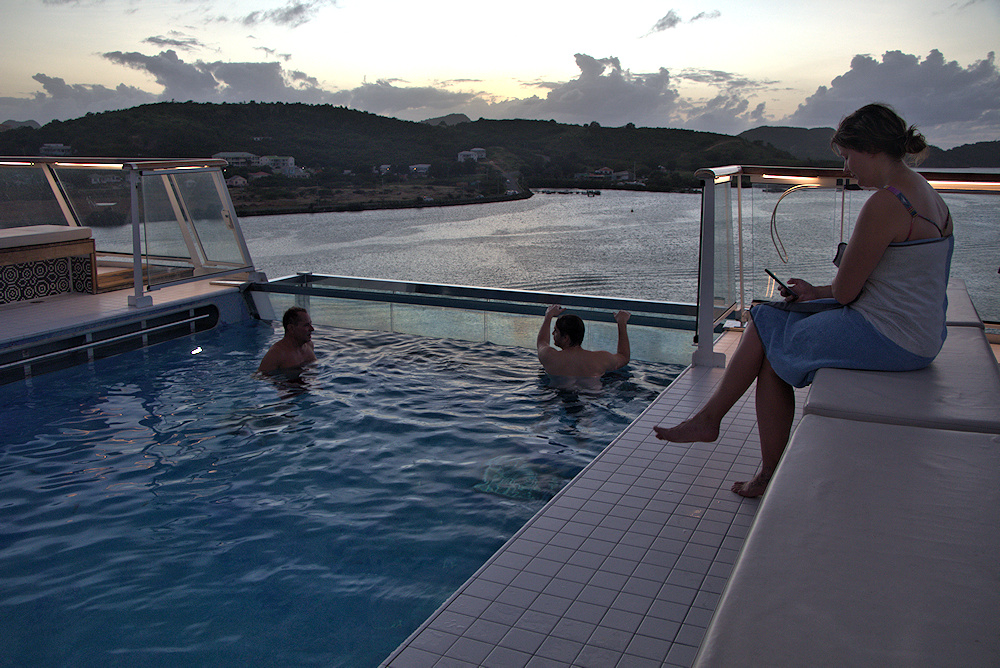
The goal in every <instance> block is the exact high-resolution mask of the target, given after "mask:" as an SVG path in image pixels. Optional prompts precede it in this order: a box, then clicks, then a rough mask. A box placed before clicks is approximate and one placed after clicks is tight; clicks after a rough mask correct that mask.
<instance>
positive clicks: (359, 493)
mask: <svg viewBox="0 0 1000 668" xmlns="http://www.w3.org/2000/svg"><path fill="white" fill-rule="evenodd" d="M273 340H274V334H272V331H271V329H270V328H268V327H263V326H261V327H255V328H229V329H227V330H226V331H225V332H223V333H219V332H207V333H203V334H199V335H196V336H194V337H190V338H188V339H185V340H178V341H172V342H169V343H166V344H161V345H159V346H156V347H153V348H150V349H144V350H141V351H136V352H133V353H127V354H124V355H121V356H118V357H114V358H109V359H106V360H101V361H99V362H97V363H95V364H94V365H92V366H91V367H88V366H83V367H78V368H75V369H68V370H65V371H61V372H57V373H53V374H48V375H46V376H42V377H39V378H37V379H34V380H32V381H31V383H29V384H24V383H21V384H12V385H7V386H3V387H0V402H2V406H0V422H2V424H3V425H4V437H3V448H2V451H0V485H2V496H0V498H2V499H3V501H2V504H0V524H2V526H3V532H2V538H0V572H2V573H3V574H4V580H3V583H4V584H3V587H2V588H0V606H2V608H3V611H4V612H3V615H4V620H5V621H4V625H3V626H4V643H5V649H4V652H5V656H7V657H10V658H12V660H13V661H14V663H15V664H20V665H76V666H87V665H101V664H106V663H108V662H109V661H111V662H115V663H126V664H129V665H134V664H142V665H178V664H179V663H180V664H187V665H247V664H252V665H314V664H316V665H324V666H366V665H377V664H378V663H379V662H380V661H381V660H382V659H384V658H385V656H387V655H388V654H389V652H391V651H392V650H393V649H394V648H395V647H396V646H397V645H398V644H399V642H401V641H402V640H403V639H404V638H405V637H406V636H407V635H408V634H409V633H410V632H411V631H412V630H413V629H414V628H416V626H417V625H419V624H420V623H421V622H422V621H423V620H424V619H425V618H426V617H427V616H428V615H429V614H430V613H431V612H433V610H434V609H435V608H436V607H437V606H438V605H439V604H440V603H441V602H443V600H444V599H445V598H446V597H447V596H448V595H449V594H450V593H451V592H452V591H454V589H455V588H456V587H457V586H458V585H460V584H461V583H462V582H463V581H464V580H465V579H466V578H467V577H468V576H469V575H471V574H472V573H473V572H474V571H475V570H476V569H477V568H478V567H479V566H480V565H481V564H482V563H483V562H484V561H485V560H486V559H487V558H488V557H489V556H490V555H491V554H492V553H493V552H494V551H495V550H496V549H497V548H498V547H499V546H500V545H501V544H502V543H503V542H504V541H505V540H506V539H507V538H508V537H509V536H510V535H512V534H513V532H514V531H516V530H517V529H518V528H519V527H520V526H521V525H522V524H523V523H524V522H525V521H526V520H527V519H528V518H529V517H530V516H531V515H532V514H534V512H536V511H537V510H538V509H539V508H541V506H542V504H543V503H544V500H545V499H546V498H548V496H550V495H551V494H552V493H553V492H554V491H555V489H557V488H558V487H559V486H560V485H561V484H563V483H564V482H565V481H566V480H568V479H569V478H570V477H572V476H573V475H574V474H575V473H576V472H578V471H579V470H580V469H581V468H582V467H583V466H585V465H586V463H587V462H588V461H589V460H590V459H591V458H593V457H594V456H595V455H596V454H597V453H598V452H599V451H600V450H601V449H602V448H603V447H604V446H605V445H606V444H607V443H609V442H610V440H611V439H612V438H613V437H614V436H616V435H617V434H618V433H619V432H620V431H621V430H622V429H623V428H624V427H625V426H626V425H627V424H628V423H629V422H631V421H632V420H633V419H634V418H635V417H636V416H638V414H639V413H640V412H641V411H642V410H643V409H644V408H645V407H646V405H648V403H649V402H650V401H651V400H652V398H653V397H655V396H656V394H658V393H659V391H661V390H662V389H663V387H665V386H666V385H667V384H668V383H669V381H670V380H671V379H672V377H673V375H674V374H675V372H676V371H677V369H676V368H672V367H667V366H664V365H648V364H641V363H635V364H633V365H630V367H628V368H627V369H626V370H624V371H621V372H618V373H616V374H612V375H610V376H608V377H606V379H605V381H604V383H603V388H602V389H601V390H600V391H599V392H597V393H590V394H581V393H577V392H573V391H566V390H560V389H558V388H554V387H551V386H550V385H549V383H548V381H547V378H546V377H545V376H544V374H541V373H540V367H539V365H538V362H537V360H536V359H535V357H534V353H533V351H527V350H520V349H509V348H501V347H498V346H493V345H489V344H466V343H460V342H454V341H441V340H429V339H418V338H414V337H405V336H400V335H395V334H385V333H359V332H346V331H342V330H332V329H322V328H321V329H320V330H319V331H317V333H316V342H317V351H318V354H319V356H320V360H319V363H318V364H317V365H316V366H314V367H313V368H311V369H310V370H308V371H307V372H306V373H305V374H303V377H302V383H301V384H285V383H280V382H272V381H269V380H264V379H260V378H257V377H255V376H254V374H253V372H254V370H255V368H256V365H257V362H258V361H259V359H260V357H261V356H262V355H263V353H264V351H265V350H266V348H267V346H268V345H269V344H270V343H271V342H272V341H273ZM197 348H201V352H200V353H198V354H196V355H193V354H192V351H193V350H195V349H197ZM504 494H506V496H505V495H504Z"/></svg>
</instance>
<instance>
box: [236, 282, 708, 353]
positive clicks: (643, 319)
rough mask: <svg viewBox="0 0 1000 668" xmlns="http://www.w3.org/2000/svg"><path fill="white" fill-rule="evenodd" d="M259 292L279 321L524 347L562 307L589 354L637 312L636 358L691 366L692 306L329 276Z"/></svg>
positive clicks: (613, 339) (632, 331) (633, 325)
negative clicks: (581, 327) (305, 315)
mask: <svg viewBox="0 0 1000 668" xmlns="http://www.w3.org/2000/svg"><path fill="white" fill-rule="evenodd" d="M251 290H253V291H260V292H267V293H268V297H269V303H270V305H271V307H272V308H273V311H274V317H275V319H276V321H277V322H280V321H281V316H282V314H283V313H284V311H285V310H286V309H288V308H289V307H291V306H302V307H304V308H306V309H308V310H309V315H310V317H311V318H312V321H313V324H315V325H317V326H329V327H340V328H344V329H360V330H369V331H384V332H398V333H402V334H411V335H415V336H428V337H434V338H447V339H457V340H462V341H472V342H480V343H487V342H488V343H494V344H497V345H503V346H517V347H522V348H534V347H535V340H536V338H537V336H538V330H539V328H540V327H541V324H542V317H543V314H544V312H545V308H546V306H547V305H548V304H550V303H560V304H563V305H564V306H566V307H567V308H568V309H569V310H571V311H572V312H573V313H576V314H577V315H579V316H580V317H581V318H583V320H584V322H585V323H586V328H587V333H586V338H585V342H586V347H587V348H588V349H594V350H596V349H601V350H615V348H616V346H617V343H618V326H617V324H616V323H615V322H614V320H613V313H614V312H615V311H617V310H619V309H624V310H627V311H629V312H630V313H631V314H632V315H631V318H630V320H629V324H628V332H629V342H630V347H631V352H632V357H633V358H634V359H637V360H643V361H647V362H661V363H669V364H684V365H687V364H688V363H689V362H690V360H691V330H692V329H693V328H694V312H693V308H692V307H691V306H690V305H678V304H669V303H666V302H646V301H641V300H622V299H613V298H604V297H591V296H585V295H557V294H552V293H518V292H515V291H507V290H501V289H494V288H476V287H467V286H449V285H438V284H421V283H405V282H388V281H378V280H372V279H357V278H350V277H333V276H321V275H316V276H313V275H302V276H300V277H297V278H291V279H285V280H281V281H273V282H271V283H267V284H253V285H251ZM332 295H338V296H332Z"/></svg>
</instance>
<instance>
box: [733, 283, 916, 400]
mask: <svg viewBox="0 0 1000 668" xmlns="http://www.w3.org/2000/svg"><path fill="white" fill-rule="evenodd" d="M820 303H822V304H826V305H828V306H829V307H830V308H828V310H820V311H815V312H797V311H793V310H788V307H787V306H786V305H785V304H784V302H776V303H775V304H760V305H758V306H755V307H753V308H752V309H750V316H751V317H752V318H753V323H754V327H756V329H757V333H758V334H759V335H760V340H761V343H763V344H764V353H765V354H766V355H767V360H768V362H770V363H771V368H773V369H774V371H775V373H777V374H778V376H779V377H780V378H781V379H782V380H784V381H785V382H786V383H788V384H789V385H792V386H793V387H805V386H806V385H808V384H809V383H811V382H812V380H813V376H815V375H816V370H817V369H821V368H823V367H832V368H835V369H868V370H871V371H913V370H915V369H922V368H924V367H925V366H927V365H928V364H930V363H931V362H932V361H933V360H934V358H933V357H921V356H920V355H914V354H913V353H911V352H910V351H908V350H906V349H905V348H902V347H900V346H899V345H898V344H896V343H894V342H893V341H891V340H889V339H888V338H886V337H885V336H884V335H883V334H880V333H879V332H878V331H876V330H875V328H874V327H872V326H871V324H870V323H869V322H868V321H867V320H865V317H864V316H863V315H861V314H860V313H858V312H857V311H856V310H854V309H853V308H851V307H850V306H843V307H839V308H838V307H837V304H836V300H833V299H830V300H816V302H804V303H803V304H802V307H806V306H807V305H813V306H819V305H820ZM790 306H791V308H794V305H790Z"/></svg>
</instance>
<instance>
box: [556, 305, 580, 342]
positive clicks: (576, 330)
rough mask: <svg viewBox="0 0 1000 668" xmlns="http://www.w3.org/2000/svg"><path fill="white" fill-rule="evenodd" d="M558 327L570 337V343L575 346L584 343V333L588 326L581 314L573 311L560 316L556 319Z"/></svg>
mask: <svg viewBox="0 0 1000 668" xmlns="http://www.w3.org/2000/svg"><path fill="white" fill-rule="evenodd" d="M556 329H558V330H559V331H560V332H561V333H562V335H563V336H565V337H566V338H568V339H569V342H570V344H572V345H574V346H579V345H581V344H583V334H584V331H585V330H586V327H585V326H584V324H583V320H581V319H580V316H578V315H573V314H571V313H567V314H565V315H561V316H559V318H558V319H557V320H556Z"/></svg>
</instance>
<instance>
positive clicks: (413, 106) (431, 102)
mask: <svg viewBox="0 0 1000 668" xmlns="http://www.w3.org/2000/svg"><path fill="white" fill-rule="evenodd" d="M476 96H477V94H476V93H461V92H451V91H446V90H441V89H440V88H433V87H430V86H420V87H403V86H396V85H394V82H393V81H388V80H384V79H383V80H379V81H377V82H376V83H373V84H372V83H365V84H362V85H361V86H359V87H357V88H355V89H353V90H351V91H347V92H345V93H344V99H345V100H346V101H347V104H348V106H350V107H352V108H354V109H360V110H363V111H370V112H371V113H373V114H380V115H384V114H389V115H393V116H396V115H398V116H400V117H402V118H408V119H409V120H420V119H422V118H426V117H427V116H428V115H436V114H438V112H440V111H442V110H450V109H454V108H460V107H463V106H465V105H468V104H469V103H471V102H472V101H473V100H474V99H475V98H476Z"/></svg>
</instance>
